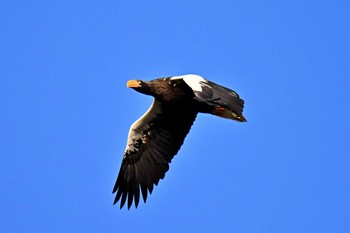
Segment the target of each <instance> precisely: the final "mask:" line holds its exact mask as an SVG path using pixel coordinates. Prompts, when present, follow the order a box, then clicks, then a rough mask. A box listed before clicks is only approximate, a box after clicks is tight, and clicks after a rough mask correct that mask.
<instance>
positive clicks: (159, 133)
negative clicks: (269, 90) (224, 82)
mask: <svg viewBox="0 0 350 233" xmlns="http://www.w3.org/2000/svg"><path fill="white" fill-rule="evenodd" d="M127 87H129V88H133V89H134V90H136V91H138V92H140V93H142V94H146V95H151V96H153V97H154V101H153V103H152V105H151V107H150V108H149V109H148V111H147V112H146V113H145V114H144V115H143V116H142V117H141V118H140V119H138V120H137V121H136V122H134V123H133V124H132V125H131V127H130V131H129V135H128V141H127V145H126V149H125V153H124V156H123V160H122V163H121V168H120V171H119V174H118V178H117V181H116V183H115V185H114V188H113V193H116V196H115V199H114V204H116V203H117V202H118V201H119V200H120V208H122V207H123V206H124V204H125V202H126V200H128V209H129V208H130V206H131V205H132V202H133V201H134V203H135V207H136V208H137V206H138V204H139V200H140V191H141V195H142V197H143V201H144V202H146V199H147V194H148V193H149V194H151V193H152V191H153V185H158V182H159V180H160V179H163V178H164V176H165V173H166V172H167V171H168V169H169V163H170V162H171V160H172V159H173V157H174V156H175V155H176V154H177V152H178V151H179V149H180V147H181V145H182V144H183V142H184V139H185V137H186V135H187V133H188V132H189V131H190V128H191V126H192V124H193V122H194V121H195V119H196V116H197V114H198V113H199V112H200V113H209V114H213V115H216V116H219V117H223V118H227V119H232V120H236V121H240V122H245V121H246V119H245V118H244V116H243V115H242V112H243V106H244V101H243V100H242V99H240V98H239V95H238V94H237V93H236V92H235V91H233V90H230V89H228V88H226V87H223V86H220V85H218V84H216V83H214V82H211V81H209V80H206V79H204V78H202V77H201V76H198V75H194V74H189V75H183V76H173V77H167V78H159V79H154V80H151V81H141V80H130V81H128V82H127Z"/></svg>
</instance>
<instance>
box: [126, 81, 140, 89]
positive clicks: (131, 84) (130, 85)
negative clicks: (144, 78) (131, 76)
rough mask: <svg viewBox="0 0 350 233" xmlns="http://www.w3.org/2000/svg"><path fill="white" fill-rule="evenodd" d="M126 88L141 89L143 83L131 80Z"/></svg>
mask: <svg viewBox="0 0 350 233" xmlns="http://www.w3.org/2000/svg"><path fill="white" fill-rule="evenodd" d="M126 86H127V87H131V88H132V87H134V88H135V87H141V83H140V82H139V81H137V80H129V81H128V82H127V83H126Z"/></svg>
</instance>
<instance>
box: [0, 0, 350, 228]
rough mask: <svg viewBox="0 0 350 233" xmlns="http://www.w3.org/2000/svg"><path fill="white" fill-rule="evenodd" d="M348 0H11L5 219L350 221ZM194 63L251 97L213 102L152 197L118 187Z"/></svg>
mask: <svg viewBox="0 0 350 233" xmlns="http://www.w3.org/2000/svg"><path fill="white" fill-rule="evenodd" d="M349 10H350V9H349V3H348V2H347V1H340V0H338V1H337V0H335V1H322V0H321V1H310V0H303V1H298V0H297V1H167V2H165V1H103V2H101V1H100V2H97V1H84V2H81V1H66V0H63V1H62V0H61V1H55V0H54V1H26V2H25V1H4V2H2V3H1V4H0V12H1V14H0V19H1V23H0V27H1V28H0V29H1V36H0V42H1V56H0V66H1V69H0V77H1V79H0V87H1V92H0V106H1V107H0V108H1V111H0V123H1V132H2V133H1V135H0V143H1V149H0V154H1V163H0V175H1V179H0V185H1V188H2V192H1V193H0V219H1V220H0V231H1V232H35V233H38V232H86V233H88V232H125V231H128V232H137V231H142V232H146V233H147V232H152V233H155V232H240V233H253V232H259V233H262V232H266V233H273V232H276V233H277V232H278V233H281V232H285V233H287V232H288V233H289V232H290V233H297V232H333V233H337V232H344V233H345V232H349V231H350V221H349V217H350V184H349V180H350V158H349V151H350V139H349V130H350V123H349V119H348V116H349V114H350V110H349V106H348V105H349V104H348V101H349V97H350V96H349V90H350V79H349V75H350V55H349V54H350V53H349V52H350V43H349V41H350V30H349V23H350V17H349ZM187 73H195V74H199V75H202V76H204V77H205V78H207V79H209V80H212V81H214V82H217V83H219V84H222V85H224V86H227V87H230V88H232V89H234V90H235V91H237V92H238V93H239V94H240V95H241V97H242V98H243V99H245V101H246V107H245V111H244V115H245V116H246V118H247V119H248V122H247V123H237V122H233V121H229V120H225V119H220V118H217V117H214V116H210V115H200V116H199V117H198V118H197V120H196V122H195V124H194V126H193V127H192V130H191V132H190V134H189V135H188V137H187V138H186V141H185V143H184V145H183V147H182V149H181V150H180V152H179V153H178V155H177V156H176V157H175V158H174V160H173V162H172V163H171V167H170V170H169V172H168V173H167V175H166V178H165V179H164V180H162V181H161V182H160V184H159V186H158V187H156V188H155V190H154V192H153V194H152V195H151V196H150V197H149V199H148V202H147V203H146V204H143V203H140V205H139V208H138V209H137V210H136V209H135V208H134V207H133V208H131V209H130V210H129V211H128V210H126V209H122V210H119V207H118V206H113V205H112V202H113V195H112V194H111V191H112V187H113V185H114V182H115V179H116V176H117V173H118V170H119V165H120V162H121V158H122V156H123V152H124V149H125V144H126V137H127V133H128V130H129V127H130V125H131V124H132V122H133V121H135V120H136V119H137V118H138V117H139V116H141V115H142V114H143V113H144V112H145V111H146V109H147V108H148V107H149V105H150V104H151V102H152V98H150V97H147V96H144V95H141V94H139V93H137V92H135V91H133V90H131V89H128V88H126V81H127V80H129V79H135V78H138V79H144V80H149V79H153V78H156V77H162V76H172V75H181V74H187Z"/></svg>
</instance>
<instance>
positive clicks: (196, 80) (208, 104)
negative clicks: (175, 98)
mask: <svg viewBox="0 0 350 233" xmlns="http://www.w3.org/2000/svg"><path fill="white" fill-rule="evenodd" d="M171 79H172V80H179V79H182V80H183V81H184V82H185V83H186V84H187V85H188V86H189V87H190V88H191V89H192V91H193V93H194V95H195V97H194V99H195V100H197V101H199V102H200V103H201V104H202V106H203V105H204V106H205V107H204V108H202V110H201V112H205V113H211V114H214V115H217V116H220V117H224V118H229V119H233V120H237V121H242V122H244V121H247V120H246V119H245V118H244V116H243V115H242V113H243V107H244V100H242V99H241V98H239V95H238V94H237V92H235V91H233V90H231V89H228V88H226V87H223V86H221V85H219V84H216V83H214V82H211V81H209V80H206V79H204V78H203V77H201V76H199V75H195V74H189V75H182V76H174V77H172V78H171Z"/></svg>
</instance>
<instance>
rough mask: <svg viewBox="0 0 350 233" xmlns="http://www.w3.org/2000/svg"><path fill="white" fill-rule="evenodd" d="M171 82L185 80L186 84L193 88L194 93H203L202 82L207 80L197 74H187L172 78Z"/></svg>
mask: <svg viewBox="0 0 350 233" xmlns="http://www.w3.org/2000/svg"><path fill="white" fill-rule="evenodd" d="M170 79H171V80H176V79H183V80H184V81H185V83H186V84H187V85H188V86H190V87H191V88H192V90H194V91H202V86H201V82H205V81H206V80H205V79H204V78H203V77H201V76H199V75H196V74H186V75H181V76H174V77H172V78H170Z"/></svg>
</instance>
